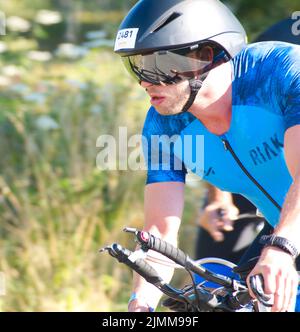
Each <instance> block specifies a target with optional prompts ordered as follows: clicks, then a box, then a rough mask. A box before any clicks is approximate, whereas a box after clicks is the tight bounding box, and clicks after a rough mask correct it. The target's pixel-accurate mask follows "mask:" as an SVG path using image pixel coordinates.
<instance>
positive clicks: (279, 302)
mask: <svg viewBox="0 0 300 332" xmlns="http://www.w3.org/2000/svg"><path fill="white" fill-rule="evenodd" d="M299 142H300V125H297V126H293V127H291V128H289V129H288V130H287V131H286V134H285V140H284V149H285V150H284V151H285V159H286V163H287V166H288V169H289V171H290V173H291V176H292V177H293V183H292V185H291V187H290V189H289V191H288V194H287V196H286V199H285V202H284V205H283V209H282V213H281V217H280V221H279V224H278V226H277V227H276V228H275V230H274V234H275V235H276V236H280V237H284V238H286V239H288V240H289V241H291V242H292V243H293V244H294V245H295V246H296V247H297V248H298V250H299V248H300V145H299ZM259 273H261V274H262V275H263V277H264V282H265V292H266V293H268V294H273V295H274V306H273V308H272V311H290V310H293V309H294V306H295V301H296V296H297V284H298V274H297V273H296V270H295V267H294V261H293V259H292V257H291V256H290V255H289V254H287V253H285V252H284V251H282V250H280V249H277V248H274V247H266V248H265V249H263V251H262V255H261V258H260V260H259V262H258V264H257V265H256V267H255V268H254V270H253V271H252V272H251V275H253V274H259Z"/></svg>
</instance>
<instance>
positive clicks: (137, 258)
mask: <svg viewBox="0 0 300 332" xmlns="http://www.w3.org/2000/svg"><path fill="white" fill-rule="evenodd" d="M124 231H125V232H128V233H132V234H134V235H135V239H136V241H137V242H138V243H139V245H140V249H137V250H136V251H134V252H132V251H130V250H128V249H126V248H123V247H122V246H121V245H120V244H118V243H113V244H112V245H111V246H106V247H104V248H102V249H100V252H104V251H107V252H108V253H109V254H110V255H111V256H112V257H114V258H116V259H117V260H118V261H119V262H120V263H123V264H125V265H127V266H128V267H130V268H131V269H132V270H134V271H135V272H137V273H138V274H140V275H141V276H142V277H143V278H145V279H146V280H147V281H148V282H149V283H151V284H153V285H154V286H156V287H157V288H158V289H160V291H161V292H162V293H164V294H165V295H167V296H168V298H167V299H166V300H164V301H163V302H162V305H163V306H165V307H167V308H169V309H170V310H171V311H177V312H239V311H243V312H260V311H269V310H270V307H272V305H273V299H272V298H271V297H270V296H267V295H266V294H264V291H263V289H264V288H263V279H262V276H261V275H255V276H251V277H250V287H251V290H252V292H253V293H254V294H255V296H256V299H253V298H252V297H251V296H250V293H249V289H248V286H247V284H246V277H247V275H248V274H249V272H250V271H251V270H252V269H253V267H254V265H255V264H256V262H257V260H258V257H256V258H253V259H251V260H249V261H248V262H247V263H245V264H243V265H241V266H235V265H234V264H233V263H231V262H228V261H226V260H222V259H217V258H209V259H202V260H199V261H195V260H193V259H191V258H190V257H189V256H188V255H187V254H186V253H184V252H183V251H182V250H181V249H179V248H175V247H174V246H173V245H171V244H170V243H168V242H166V241H164V240H162V239H160V238H157V237H155V236H154V235H152V234H150V233H149V232H146V231H140V230H137V229H135V228H125V229H124ZM149 250H154V251H156V252H158V253H160V254H162V255H164V256H165V257H167V258H169V259H171V260H172V261H173V262H174V263H175V264H177V265H179V266H181V267H183V268H184V269H185V270H186V271H187V272H188V273H189V274H190V276H191V280H192V282H191V284H189V285H187V286H185V287H183V288H181V289H178V288H175V287H173V286H172V285H171V284H168V283H166V282H164V280H162V278H161V277H160V276H159V274H158V273H157V271H156V270H155V269H154V268H153V267H152V266H151V265H150V264H149V263H148V262H147V261H146V260H145V258H146V256H147V252H148V251H149ZM206 263H217V264H221V265H223V266H226V267H227V272H228V271H229V272H230V273H231V276H229V275H228V273H216V272H213V271H212V270H210V269H208V268H206V267H205V266H204V264H206ZM199 276H200V277H201V278H203V281H202V282H199V283H198V284H197V283H196V279H197V277H199ZM209 282H212V283H214V284H216V285H218V286H219V287H211V285H210V284H209Z"/></svg>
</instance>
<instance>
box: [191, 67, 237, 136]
mask: <svg viewBox="0 0 300 332" xmlns="http://www.w3.org/2000/svg"><path fill="white" fill-rule="evenodd" d="M231 82H232V80H231V64H230V63H229V62H227V63H225V64H223V65H221V66H219V67H217V68H215V69H213V70H212V71H211V72H210V73H209V75H208V77H207V78H206V80H205V81H204V84H203V87H202V88H201V90H200V91H199V93H198V95H197V98H196V100H195V103H194V105H193V106H192V107H191V108H190V112H191V113H192V114H193V115H194V116H195V117H196V118H198V119H199V120H200V121H201V122H202V123H203V125H204V126H205V127H206V128H207V129H208V130H209V131H210V132H211V133H213V134H216V135H221V134H224V133H225V132H227V131H228V130H229V128H230V123H231V109H232V108H231V107H232V89H231Z"/></svg>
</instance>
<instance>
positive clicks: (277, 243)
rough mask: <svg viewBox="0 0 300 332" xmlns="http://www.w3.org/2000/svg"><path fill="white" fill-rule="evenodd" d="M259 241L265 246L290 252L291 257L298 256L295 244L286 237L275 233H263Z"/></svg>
mask: <svg viewBox="0 0 300 332" xmlns="http://www.w3.org/2000/svg"><path fill="white" fill-rule="evenodd" d="M259 243H261V244H264V245H265V247H276V248H279V249H281V250H283V251H284V252H286V253H288V254H290V255H291V256H292V257H293V259H296V258H297V257H298V256H299V251H298V250H297V248H296V246H295V245H294V244H293V243H292V242H291V241H289V240H288V239H286V238H284V237H280V236H276V235H274V234H273V235H263V236H262V237H261V238H260V240H259Z"/></svg>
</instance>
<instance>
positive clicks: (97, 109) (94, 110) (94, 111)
mask: <svg viewBox="0 0 300 332" xmlns="http://www.w3.org/2000/svg"><path fill="white" fill-rule="evenodd" d="M102 111H103V108H102V107H101V106H100V105H93V106H92V107H91V110H90V112H91V113H92V114H99V113H101V112H102Z"/></svg>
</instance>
